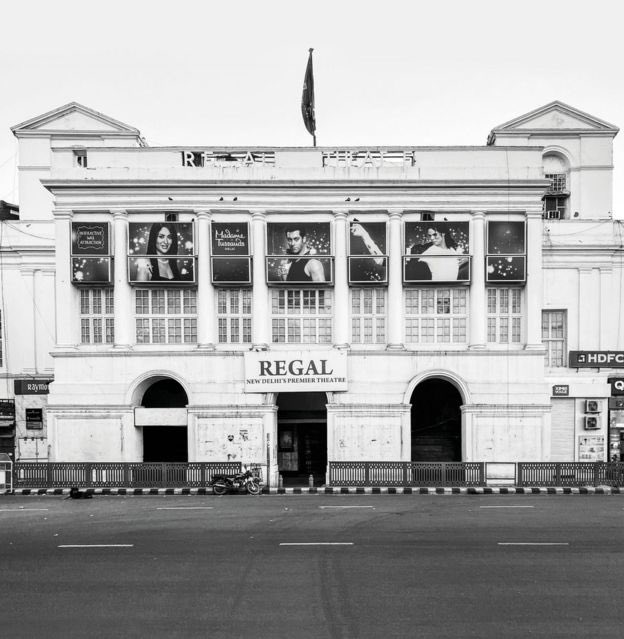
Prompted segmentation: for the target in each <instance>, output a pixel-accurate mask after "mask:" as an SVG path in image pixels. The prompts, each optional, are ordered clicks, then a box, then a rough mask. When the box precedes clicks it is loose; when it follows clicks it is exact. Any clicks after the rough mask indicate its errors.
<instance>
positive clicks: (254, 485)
mask: <svg viewBox="0 0 624 639" xmlns="http://www.w3.org/2000/svg"><path fill="white" fill-rule="evenodd" d="M211 486H212V490H213V492H214V494H215V495H225V494H226V493H230V492H246V493H249V494H250V495H258V494H259V493H260V479H259V478H258V477H256V476H255V475H254V474H253V473H252V472H251V471H250V470H249V469H247V470H245V471H243V472H242V473H236V474H235V475H215V476H214V477H213V478H212V482H211Z"/></svg>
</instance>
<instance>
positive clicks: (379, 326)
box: [351, 288, 386, 344]
mask: <svg viewBox="0 0 624 639" xmlns="http://www.w3.org/2000/svg"><path fill="white" fill-rule="evenodd" d="M351 343H353V344H385V343H386V290H385V289H382V288H353V289H351Z"/></svg>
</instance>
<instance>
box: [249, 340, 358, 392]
mask: <svg viewBox="0 0 624 639" xmlns="http://www.w3.org/2000/svg"><path fill="white" fill-rule="evenodd" d="M346 390H347V354H346V353H345V352H344V351H335V350H332V351H261V352H255V351H254V352H247V353H245V392H246V393H311V392H315V391H346Z"/></svg>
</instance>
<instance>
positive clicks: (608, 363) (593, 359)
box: [569, 351, 624, 368]
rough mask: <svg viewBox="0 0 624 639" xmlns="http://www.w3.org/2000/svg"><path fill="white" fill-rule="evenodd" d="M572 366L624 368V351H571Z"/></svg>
mask: <svg viewBox="0 0 624 639" xmlns="http://www.w3.org/2000/svg"><path fill="white" fill-rule="evenodd" d="M569 363H570V368H624V351H570V361H569Z"/></svg>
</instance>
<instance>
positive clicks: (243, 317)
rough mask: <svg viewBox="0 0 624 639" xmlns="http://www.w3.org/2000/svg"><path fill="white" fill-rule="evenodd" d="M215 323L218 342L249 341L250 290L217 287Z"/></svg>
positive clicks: (239, 342)
mask: <svg viewBox="0 0 624 639" xmlns="http://www.w3.org/2000/svg"><path fill="white" fill-rule="evenodd" d="M217 295H218V297H217V323H218V327H219V343H220V344H250V343H251V291H250V290H249V289H219V291H218V292H217Z"/></svg>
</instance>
